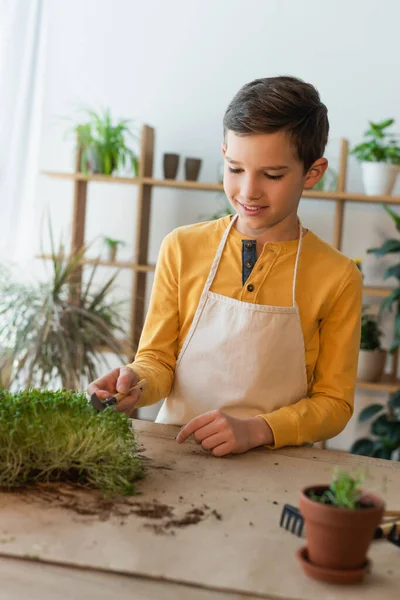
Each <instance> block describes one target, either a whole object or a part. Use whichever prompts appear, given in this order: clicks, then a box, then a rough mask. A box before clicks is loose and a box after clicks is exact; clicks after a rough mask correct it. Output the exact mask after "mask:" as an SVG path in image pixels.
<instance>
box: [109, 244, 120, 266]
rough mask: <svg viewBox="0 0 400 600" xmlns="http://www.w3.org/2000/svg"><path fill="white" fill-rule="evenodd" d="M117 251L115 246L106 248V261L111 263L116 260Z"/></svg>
mask: <svg viewBox="0 0 400 600" xmlns="http://www.w3.org/2000/svg"><path fill="white" fill-rule="evenodd" d="M117 250H118V248H117V246H113V247H110V248H108V260H109V261H110V262H112V263H113V262H115V261H116V260H117Z"/></svg>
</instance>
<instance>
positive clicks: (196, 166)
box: [185, 158, 201, 181]
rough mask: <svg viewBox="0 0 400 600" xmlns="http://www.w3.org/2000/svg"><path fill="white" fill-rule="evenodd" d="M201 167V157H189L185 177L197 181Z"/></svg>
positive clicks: (187, 179) (186, 162)
mask: <svg viewBox="0 0 400 600" xmlns="http://www.w3.org/2000/svg"><path fill="white" fill-rule="evenodd" d="M200 168H201V159H200V158H187V159H186V160H185V179H186V181H197V179H198V177H199V173H200Z"/></svg>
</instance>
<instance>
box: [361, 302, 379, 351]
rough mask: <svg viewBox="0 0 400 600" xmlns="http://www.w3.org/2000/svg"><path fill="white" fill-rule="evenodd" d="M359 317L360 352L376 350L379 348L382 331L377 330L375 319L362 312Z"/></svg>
mask: <svg viewBox="0 0 400 600" xmlns="http://www.w3.org/2000/svg"><path fill="white" fill-rule="evenodd" d="M365 308H366V307H364V308H363V314H362V317H361V343H360V348H361V350H378V349H380V348H381V339H380V338H381V337H382V331H381V330H380V329H379V325H378V320H377V317H375V316H374V315H370V314H368V313H366V312H364V310H365Z"/></svg>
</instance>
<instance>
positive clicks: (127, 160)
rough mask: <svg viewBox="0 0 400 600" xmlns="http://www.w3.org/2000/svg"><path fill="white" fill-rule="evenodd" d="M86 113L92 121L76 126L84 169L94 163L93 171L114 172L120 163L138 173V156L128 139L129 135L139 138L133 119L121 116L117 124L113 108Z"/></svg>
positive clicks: (81, 165)
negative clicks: (136, 135)
mask: <svg viewBox="0 0 400 600" xmlns="http://www.w3.org/2000/svg"><path fill="white" fill-rule="evenodd" d="M86 114H87V116H88V121H87V122H85V123H81V124H79V125H76V127H75V132H76V134H77V137H78V147H79V148H80V150H81V159H80V168H81V171H82V172H83V173H87V172H88V166H90V170H91V171H94V172H97V173H103V174H104V175H111V174H112V173H113V171H115V170H117V169H118V168H119V167H120V166H123V167H126V166H128V167H130V168H131V170H132V172H133V175H137V173H138V169H139V167H138V159H137V156H136V154H135V153H134V152H133V150H132V149H131V148H130V147H129V145H128V142H127V138H129V137H130V138H135V135H134V133H133V132H132V130H131V121H129V120H128V119H121V120H120V121H118V122H117V123H116V124H115V125H114V124H113V122H112V117H111V112H110V110H109V109H106V110H104V111H103V112H102V113H100V112H99V113H97V112H96V111H94V110H90V109H88V110H87V111H86Z"/></svg>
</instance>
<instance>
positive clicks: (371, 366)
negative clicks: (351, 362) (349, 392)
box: [357, 349, 387, 382]
mask: <svg viewBox="0 0 400 600" xmlns="http://www.w3.org/2000/svg"><path fill="white" fill-rule="evenodd" d="M386 356H387V352H386V351H385V350H379V349H376V350H360V353H359V355H358V367H357V379H358V380H359V381H370V382H373V381H379V380H380V379H381V378H382V375H383V372H384V370H385V363H386Z"/></svg>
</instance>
